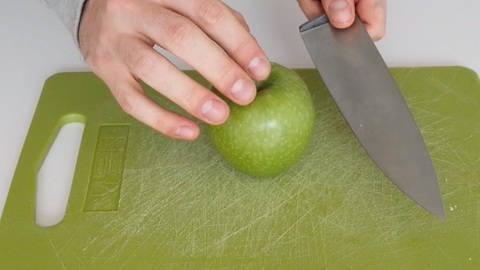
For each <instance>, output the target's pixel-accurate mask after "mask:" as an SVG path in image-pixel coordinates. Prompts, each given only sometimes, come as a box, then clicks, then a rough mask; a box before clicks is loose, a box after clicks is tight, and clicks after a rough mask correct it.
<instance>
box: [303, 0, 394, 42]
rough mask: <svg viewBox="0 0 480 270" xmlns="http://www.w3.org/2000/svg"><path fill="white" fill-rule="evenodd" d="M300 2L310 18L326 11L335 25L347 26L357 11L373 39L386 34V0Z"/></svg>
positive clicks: (307, 0) (319, 0)
mask: <svg viewBox="0 0 480 270" xmlns="http://www.w3.org/2000/svg"><path fill="white" fill-rule="evenodd" d="M298 3H299V5H300V8H301V9H302V11H303V12H304V13H305V15H306V16H307V18H308V19H309V20H311V19H314V18H316V17H318V16H320V15H322V14H323V13H325V12H326V13H327V15H328V18H329V20H330V23H331V24H332V25H333V26H334V27H336V28H347V27H349V26H350V25H352V23H353V22H354V20H355V13H357V14H358V17H359V18H360V19H361V20H362V22H363V23H364V25H365V28H366V30H367V31H368V33H369V35H370V36H371V37H372V39H373V40H375V41H377V40H380V39H381V38H382V37H383V36H384V35H385V28H386V13H387V10H386V6H387V1H386V0H298Z"/></svg>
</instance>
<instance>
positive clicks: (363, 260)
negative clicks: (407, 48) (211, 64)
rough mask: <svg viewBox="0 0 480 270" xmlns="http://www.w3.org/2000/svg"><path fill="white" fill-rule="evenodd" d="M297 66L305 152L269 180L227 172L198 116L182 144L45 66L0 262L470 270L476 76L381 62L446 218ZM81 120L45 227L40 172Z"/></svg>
mask: <svg viewBox="0 0 480 270" xmlns="http://www.w3.org/2000/svg"><path fill="white" fill-rule="evenodd" d="M296 71H297V72H298V73H299V74H300V75H301V76H302V77H303V79H304V80H305V81H306V83H307V85H308V86H309V88H310V90H311V92H312V95H313V98H314V102H315V108H316V118H317V119H316V126H315V133H314V136H313V140H312V143H311V145H310V147H309V149H308V150H307V152H306V153H305V155H304V156H303V158H302V159H301V161H300V162H299V163H298V164H297V165H295V166H294V167H293V168H292V169H291V170H289V171H288V172H287V173H285V174H284V175H281V176H279V177H276V178H271V179H255V178H250V177H248V176H245V175H243V174H241V173H238V172H236V171H234V170H233V169H232V168H231V167H230V166H229V165H228V164H227V163H225V161H223V160H222V158H220V156H219V155H218V154H217V152H216V151H215V150H214V148H213V147H212V145H211V143H210V142H209V140H208V139H207V138H206V136H205V129H204V126H203V125H202V135H201V136H200V138H199V140H197V141H195V142H183V141H178V140H172V139H168V138H166V137H164V136H163V135H161V134H159V133H157V132H155V131H153V130H152V129H150V128H148V127H146V126H144V125H142V124H140V123H139V122H137V121H135V120H134V119H132V118H131V117H130V116H128V115H126V114H125V113H123V112H122V110H121V109H120V107H119V106H118V105H117V103H116V102H115V101H114V99H113V98H112V97H111V94H110V92H109V90H108V89H107V88H106V87H105V85H104V84H103V83H102V82H101V81H100V80H99V79H97V78H96V77H95V76H94V75H93V74H91V73H63V74H57V75H54V76H52V77H51V78H49V79H48V80H47V82H46V83H45V87H44V91H43V94H42V95H41V98H40V101H39V104H38V107H37V110H36V113H35V116H34V118H33V121H32V124H31V127H30V130H29V133H28V136H27V138H26V142H25V145H24V148H23V151H22V153H21V157H20V159H19V162H18V166H17V169H16V172H15V176H14V179H13V182H12V185H11V188H10V192H9V195H8V199H7V202H6V206H5V210H4V213H3V217H2V219H1V223H0V269H152V268H162V269H164V268H166V269H177V268H179V269H185V268H193V269H197V268H203V269H214V268H244V269H260V268H267V269H282V268H287V269H479V268H480V180H479V178H480V84H479V80H478V76H477V74H475V73H474V72H472V71H471V70H468V69H466V68H461V67H433V68H394V69H391V72H392V74H393V75H394V77H395V80H396V81H397V82H398V84H399V87H400V89H401V91H402V93H403V94H404V96H405V99H406V101H407V103H408V105H409V107H410V109H411V111H412V113H413V115H414V117H415V119H416V121H417V123H418V126H419V128H420V130H421V133H422V134H423V136H424V138H425V141H426V144H427V147H428V149H429V151H430V154H431V157H432V159H433V163H434V166H435V168H436V172H437V174H438V180H439V183H440V187H441V190H442V194H443V199H444V202H445V210H446V216H447V219H446V221H445V222H442V221H440V220H439V219H437V218H435V217H434V216H432V215H431V214H429V213H427V212H426V211H424V210H423V209H422V208H420V207H419V206H417V205H416V204H415V203H413V202H412V201H411V200H410V199H408V198H407V197H406V196H405V195H404V194H403V193H401V192H400V191H399V190H398V189H397V188H396V187H395V186H394V185H393V184H392V183H391V182H390V181H389V180H388V179H387V178H386V177H385V176H383V174H382V173H381V172H380V171H379V170H378V169H377V167H376V166H375V165H374V164H373V163H372V161H371V160H370V158H369V157H368V156H367V154H366V152H365V151H364V150H363V148H362V147H361V145H360V144H359V142H358V141H357V140H356V138H355V137H354V135H353V134H352V132H351V131H350V129H349V127H348V126H347V124H346V122H345V121H344V119H343V118H342V116H341V114H340V113H339V111H338V110H337V107H336V106H335V104H334V103H333V101H332V99H331V98H330V96H329V94H328V92H327V90H326V89H325V87H324V85H323V83H322V81H321V79H320V77H319V75H318V74H317V72H316V71H315V70H311V69H304V70H296ZM187 73H188V74H189V75H190V76H192V77H193V78H195V79H196V80H198V81H200V82H201V83H203V84H206V83H205V81H204V80H203V79H201V77H199V76H198V75H197V74H196V73H193V72H187ZM145 89H146V91H147V92H148V94H149V95H150V96H151V97H152V98H153V99H154V100H156V101H157V102H159V103H162V104H164V106H166V107H168V108H170V109H173V110H178V108H176V107H175V106H173V105H172V104H170V103H168V102H166V101H165V100H164V99H162V98H161V97H160V96H159V95H158V94H155V93H154V92H153V91H152V90H151V89H149V88H148V87H147V86H145ZM75 121H79V122H84V123H85V129H84V134H83V138H82V143H81V148H80V152H79V156H78V161H77V166H76V172H75V176H74V179H73V184H72V189H71V193H70V197H69V202H68V206H67V210H66V214H65V218H64V219H63V221H62V222H60V223H59V224H57V225H55V226H51V227H40V226H38V225H36V223H35V220H34V212H35V203H34V202H35V189H36V183H35V180H36V173H37V171H38V169H39V167H40V166H41V165H42V161H43V160H44V158H45V156H46V154H47V152H48V150H49V148H50V146H51V145H52V143H53V141H54V138H55V137H56V134H57V133H58V131H59V130H60V128H61V127H62V125H64V124H66V123H69V122H75Z"/></svg>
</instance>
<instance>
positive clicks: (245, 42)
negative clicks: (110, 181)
mask: <svg viewBox="0 0 480 270" xmlns="http://www.w3.org/2000/svg"><path fill="white" fill-rule="evenodd" d="M252 40H253V39H252V38H251V37H250V35H242V36H241V37H239V39H238V41H237V42H236V46H235V47H234V49H233V54H234V55H242V54H241V51H242V50H244V49H246V48H251V44H252Z"/></svg>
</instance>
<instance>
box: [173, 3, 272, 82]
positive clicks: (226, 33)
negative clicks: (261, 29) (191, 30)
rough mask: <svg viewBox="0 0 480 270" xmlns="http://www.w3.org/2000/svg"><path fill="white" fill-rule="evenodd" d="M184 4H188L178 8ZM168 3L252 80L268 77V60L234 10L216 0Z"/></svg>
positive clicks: (241, 18)
mask: <svg viewBox="0 0 480 270" xmlns="http://www.w3.org/2000/svg"><path fill="white" fill-rule="evenodd" d="M184 6H188V7H189V8H188V9H182V7H184ZM169 7H170V8H171V9H172V10H174V11H175V12H177V13H180V14H182V15H184V16H185V17H188V18H190V19H191V20H192V22H194V23H195V24H196V25H198V27H199V28H200V29H201V30H202V31H203V32H205V34H206V35H208V37H209V38H211V39H212V40H214V41H215V43H217V44H218V45H220V47H221V48H222V49H223V50H224V51H225V52H226V53H227V54H228V56H230V57H231V58H232V59H233V60H234V61H235V62H236V63H238V65H239V66H240V67H241V68H242V69H243V70H245V71H247V72H248V75H250V76H251V77H252V78H253V79H254V80H258V81H262V80H265V79H266V78H267V77H268V75H269V74H270V62H269V61H268V58H267V56H266V55H265V53H264V52H263V51H262V49H261V48H260V46H259V45H258V43H257V42H256V40H255V39H254V37H253V36H252V35H251V34H250V32H249V31H248V30H247V29H246V28H245V23H244V19H243V17H242V16H241V15H240V14H239V13H238V12H236V11H235V12H232V9H231V8H229V7H227V6H226V5H225V4H223V3H222V2H221V1H218V0H196V1H191V0H178V1H172V2H171V6H169Z"/></svg>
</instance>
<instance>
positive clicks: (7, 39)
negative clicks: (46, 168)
mask: <svg viewBox="0 0 480 270" xmlns="http://www.w3.org/2000/svg"><path fill="white" fill-rule="evenodd" d="M225 2H226V3H228V4H230V5H231V6H232V7H233V8H235V9H237V10H238V11H240V12H241V13H242V14H243V15H244V16H245V18H246V20H247V22H248V24H249V25H250V28H251V31H252V33H253V35H254V36H255V37H256V38H257V40H258V42H259V43H260V45H261V46H262V47H263V49H264V50H265V51H266V53H267V55H268V56H269V57H270V60H272V61H275V62H279V63H281V64H283V65H286V66H288V67H291V68H300V67H313V64H312V62H311V60H310V58H309V56H308V54H307V52H306V50H305V47H304V45H303V43H302V41H301V38H300V36H299V34H298V26H299V25H300V24H301V23H303V22H304V21H305V18H304V15H303V13H301V11H300V9H299V8H298V6H297V2H296V1H295V0H236V1H233V0H229V1H225ZM479 11H480V1H473V0H456V1H449V0H395V1H389V3H388V24H387V34H386V36H385V38H384V39H383V40H382V41H380V42H378V43H377V46H378V48H379V50H380V52H381V54H382V55H383V56H384V58H385V60H386V62H387V64H388V65H389V66H432V65H435V66H436V65H461V66H466V67H469V68H471V69H474V70H475V71H476V72H477V73H480V15H479ZM86 69H87V68H86V67H85V65H84V64H83V61H82V57H81V55H80V54H79V51H78V49H77V48H76V47H75V45H74V43H73V42H72V38H71V36H70V34H69V33H68V32H67V31H66V29H65V28H64V26H63V25H62V23H61V21H60V20H59V19H58V18H57V16H56V14H55V13H54V12H53V11H52V10H49V9H48V8H47V7H45V6H44V5H43V4H41V3H40V1H31V0H30V1H27V0H2V1H1V2H0V213H1V212H2V211H3V208H4V203H5V200H6V196H7V193H8V189H9V186H10V183H11V180H12V178H13V174H14V171H15V167H16V164H17V161H18V158H19V156H20V152H21V150H22V146H23V143H24V140H25V136H26V134H27V131H28V128H29V125H30V121H31V119H32V117H33V114H34V111H35V107H36V104H37V102H38V98H39V96H40V93H41V90H42V86H43V83H44V81H45V79H47V78H48V77H49V76H50V75H52V74H54V73H57V72H63V71H81V70H86ZM479 109H480V108H479ZM72 158H75V156H73V157H72ZM65 181H66V180H65Z"/></svg>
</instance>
